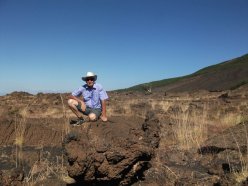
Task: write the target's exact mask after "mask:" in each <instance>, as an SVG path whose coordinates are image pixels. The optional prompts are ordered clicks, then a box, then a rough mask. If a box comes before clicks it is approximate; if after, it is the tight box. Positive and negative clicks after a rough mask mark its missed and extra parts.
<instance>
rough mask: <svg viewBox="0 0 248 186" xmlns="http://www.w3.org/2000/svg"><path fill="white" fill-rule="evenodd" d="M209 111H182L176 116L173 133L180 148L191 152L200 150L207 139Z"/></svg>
mask: <svg viewBox="0 0 248 186" xmlns="http://www.w3.org/2000/svg"><path fill="white" fill-rule="evenodd" d="M206 121H207V110H204V109H203V111H202V113H196V112H195V111H193V112H189V111H188V110H186V111H181V112H179V111H178V112H176V113H175V114H174V122H175V123H174V127H173V132H174V136H175V138H176V140H177V145H178V148H179V149H181V150H190V149H192V148H200V146H201V144H202V143H203V142H204V141H205V140H206V139H207V123H206Z"/></svg>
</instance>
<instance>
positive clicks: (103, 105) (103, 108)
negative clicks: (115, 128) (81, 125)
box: [101, 100, 108, 121]
mask: <svg viewBox="0 0 248 186" xmlns="http://www.w3.org/2000/svg"><path fill="white" fill-rule="evenodd" d="M101 104H102V115H101V120H102V121H107V120H108V119H107V114H106V100H101Z"/></svg>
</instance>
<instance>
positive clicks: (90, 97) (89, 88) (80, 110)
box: [68, 72, 108, 126]
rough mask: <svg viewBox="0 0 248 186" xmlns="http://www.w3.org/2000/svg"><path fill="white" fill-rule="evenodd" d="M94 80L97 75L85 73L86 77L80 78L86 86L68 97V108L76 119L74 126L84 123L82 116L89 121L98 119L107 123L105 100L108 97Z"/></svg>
mask: <svg viewBox="0 0 248 186" xmlns="http://www.w3.org/2000/svg"><path fill="white" fill-rule="evenodd" d="M96 79H97V75H95V74H94V73H93V72H87V74H86V76H85V77H82V80H83V81H85V82H86V84H84V85H82V86H81V87H79V88H78V89H77V90H75V91H73V92H72V94H71V95H70V96H69V99H68V105H69V108H70V109H71V110H72V112H73V113H74V114H75V115H76V116H77V117H78V120H77V121H75V122H74V123H73V124H74V125H77V126H80V125H82V124H83V123H84V121H85V120H84V118H83V115H86V116H88V117H89V120H90V121H96V120H97V119H98V118H99V117H100V118H101V120H102V121H107V116H106V99H108V95H107V93H106V91H105V90H104V89H103V87H102V85H100V84H98V83H96V82H95V81H96ZM71 124H72V123H71Z"/></svg>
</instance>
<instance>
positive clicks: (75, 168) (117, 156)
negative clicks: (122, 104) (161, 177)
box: [64, 115, 159, 185]
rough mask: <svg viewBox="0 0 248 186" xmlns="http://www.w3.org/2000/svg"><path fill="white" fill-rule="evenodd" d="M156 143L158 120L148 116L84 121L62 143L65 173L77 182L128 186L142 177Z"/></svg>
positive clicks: (157, 140)
mask: <svg viewBox="0 0 248 186" xmlns="http://www.w3.org/2000/svg"><path fill="white" fill-rule="evenodd" d="M158 144H159V121H158V120H157V119H156V118H154V117H152V116H151V115H150V116H149V118H147V119H146V120H145V121H144V120H142V119H137V118H126V119H125V120H123V117H122V118H119V117H115V118H111V121H108V122H101V121H97V122H93V123H85V124H84V125H83V126H81V127H77V128H76V129H75V127H74V128H73V129H72V131H71V133H69V134H68V135H67V137H66V139H65V142H64V150H65V155H66V157H67V159H68V173H69V176H70V177H72V178H74V179H75V180H76V182H77V183H78V184H86V185H130V184H132V183H133V182H135V181H137V179H142V176H143V172H144V171H145V170H147V169H148V168H149V166H150V164H149V161H150V160H151V159H152V157H153V155H154V151H155V149H156V147H158Z"/></svg>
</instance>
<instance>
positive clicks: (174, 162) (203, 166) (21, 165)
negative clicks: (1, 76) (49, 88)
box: [0, 86, 248, 185]
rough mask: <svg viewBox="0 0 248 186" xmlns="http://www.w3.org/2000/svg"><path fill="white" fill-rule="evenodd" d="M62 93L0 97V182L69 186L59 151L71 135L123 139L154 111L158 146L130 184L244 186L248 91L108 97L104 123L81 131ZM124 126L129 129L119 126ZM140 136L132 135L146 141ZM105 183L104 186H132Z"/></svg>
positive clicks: (247, 172) (65, 164)
mask: <svg viewBox="0 0 248 186" xmlns="http://www.w3.org/2000/svg"><path fill="white" fill-rule="evenodd" d="M67 95H69V94H42V93H40V94H37V95H31V94H28V93H25V92H14V93H12V94H8V95H5V96H1V97H0V149H1V150H0V183H2V184H3V185H11V184H12V185H13V184H16V185H18V184H19V185H25V184H26V185H28V184H31V185H41V184H43V185H70V184H68V183H69V182H70V181H71V182H72V181H73V179H70V177H69V176H68V164H69V162H68V159H67V158H68V157H67V156H66V154H65V152H64V147H63V143H64V140H65V138H66V136H67V135H68V134H71V132H73V131H77V132H78V133H80V131H84V133H85V134H87V135H88V133H87V132H91V133H92V132H93V133H94V131H97V130H99V129H101V130H99V131H98V132H99V135H100V132H103V131H108V132H110V134H111V135H112V134H114V132H111V130H110V129H111V128H112V129H113V128H115V132H116V131H118V133H119V134H120V136H121V135H123V136H124V137H125V136H127V135H130V133H129V132H130V130H131V129H130V128H132V126H133V127H134V126H139V125H142V124H144V123H145V122H146V117H147V114H149V113H153V114H154V117H155V118H157V120H158V122H157V123H156V124H154V125H158V127H159V145H158V146H157V147H154V155H153V156H151V158H150V159H149V160H148V159H147V160H146V161H147V162H148V161H149V164H150V166H149V168H147V169H142V171H143V172H142V174H139V176H138V177H137V175H136V178H135V179H132V180H134V181H133V182H132V185H246V184H247V178H248V168H247V167H248V164H247V161H248V158H247V157H248V155H247V152H248V150H247V149H248V135H247V134H248V132H247V129H248V126H247V125H248V122H247V120H248V114H247V113H248V87H247V86H243V87H240V88H238V89H235V90H232V91H230V90H228V91H215V92H209V91H194V92H181V93H170V92H163V91H159V92H152V93H151V94H147V93H144V92H143V93H142V92H141V93H137V92H121V93H120V92H109V96H110V99H109V101H108V102H107V113H108V118H109V121H108V122H106V123H104V122H101V121H98V122H95V123H89V122H88V123H85V125H84V126H82V127H81V126H80V127H78V128H75V127H73V126H70V124H69V121H70V120H71V119H74V118H75V117H74V115H73V114H72V113H71V111H70V110H69V109H68V107H67V105H66V97H67ZM97 125H98V127H96V126H97ZM127 125H128V126H130V128H127V129H125V128H121V126H127ZM90 126H91V127H90ZM94 126H95V129H94ZM99 126H100V128H99ZM111 126H112V127H111ZM118 126H119V127H120V128H119V129H122V130H117V129H118ZM85 127H86V128H85ZM87 127H88V128H89V129H90V130H89V131H87V130H86V129H87ZM109 127H110V128H109ZM134 128H135V127H134ZM141 128H142V127H141ZM135 130H136V129H135ZM140 130H141V131H139V130H138V129H137V134H141V133H142V135H143V133H144V131H142V129H140ZM122 131H123V132H122ZM125 131H126V133H125ZM103 134H104V133H103ZM110 134H109V135H110ZM102 138H104V137H102ZM104 139H105V138H104ZM104 139H103V140H104ZM106 139H107V137H106ZM111 139H115V138H114V137H113V138H111ZM116 139H117V137H116ZM136 141H137V140H136ZM99 143H100V142H99ZM149 143H151V142H149ZM149 143H148V144H149ZM116 145H117V147H118V143H117V144H116ZM120 146H121V145H120ZM130 147H131V146H130ZM87 150H88V149H85V151H87ZM106 154H107V153H106ZM127 154H128V153H127ZM127 156H128V155H126V157H127ZM130 156H132V155H130ZM108 157H109V155H108V156H107V155H106V158H108ZM114 157H116V156H114ZM117 157H119V156H117ZM120 162H121V161H120ZM117 165H120V164H118V163H117V164H116V166H117ZM126 166H128V165H126ZM105 167H108V166H105ZM120 167H121V166H120ZM135 167H136V166H135ZM132 168H134V165H133V167H132ZM106 169H107V168H106ZM108 169H109V167H108ZM130 169H131V168H130ZM128 175H132V174H128ZM133 175H135V174H133ZM141 175H142V176H141ZM124 177H125V176H124ZM124 177H123V178H124ZM106 178H108V179H109V178H111V176H110V175H107V176H106ZM96 179H97V176H96ZM113 179H115V178H114V177H113ZM118 179H119V180H121V179H122V177H121V178H118ZM109 181H110V182H107V181H106V182H105V183H107V184H108V183H115V184H116V185H121V184H122V185H128V184H130V182H121V181H119V182H118V183H117V182H111V179H109ZM90 184H91V185H97V184H94V182H92V181H91V182H90ZM74 185H75V184H74Z"/></svg>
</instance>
